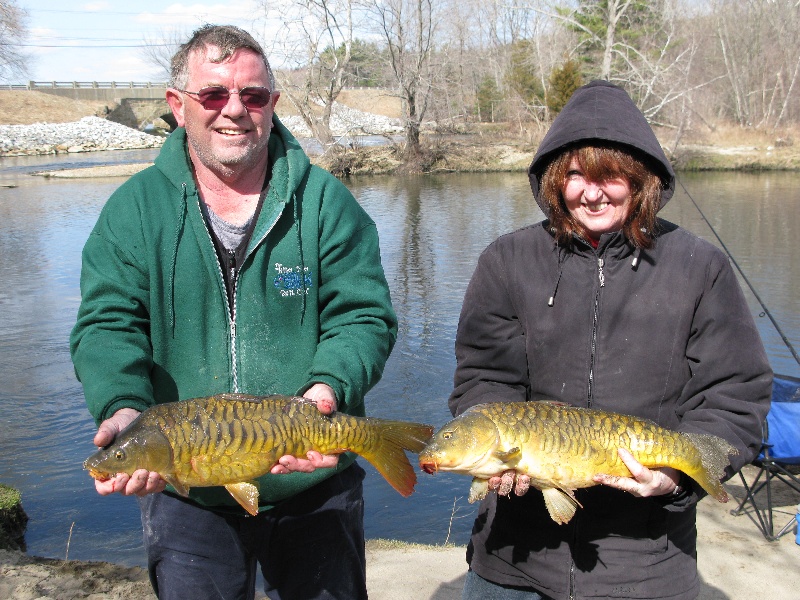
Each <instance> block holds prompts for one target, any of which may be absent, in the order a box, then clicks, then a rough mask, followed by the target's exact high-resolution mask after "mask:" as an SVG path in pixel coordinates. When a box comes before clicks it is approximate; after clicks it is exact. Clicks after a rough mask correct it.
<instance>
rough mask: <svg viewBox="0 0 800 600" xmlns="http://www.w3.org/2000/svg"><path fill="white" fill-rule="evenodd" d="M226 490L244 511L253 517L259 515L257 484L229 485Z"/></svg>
mask: <svg viewBox="0 0 800 600" xmlns="http://www.w3.org/2000/svg"><path fill="white" fill-rule="evenodd" d="M225 489H226V490H228V493H230V495H231V496H233V499H234V500H236V501H237V502H238V503H239V505H240V506H241V507H242V508H243V509H245V510H246V511H247V512H249V513H250V514H251V515H253V516H256V515H257V514H258V487H257V486H256V484H255V483H252V482H249V481H242V482H241V483H229V484H227V485H226V486H225Z"/></svg>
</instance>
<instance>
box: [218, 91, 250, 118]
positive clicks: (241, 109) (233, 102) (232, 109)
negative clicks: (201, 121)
mask: <svg viewBox="0 0 800 600" xmlns="http://www.w3.org/2000/svg"><path fill="white" fill-rule="evenodd" d="M222 114H224V115H225V116H226V117H241V116H242V115H246V114H247V107H246V106H245V105H244V104H242V100H241V99H240V98H239V92H238V91H235V90H233V91H231V92H230V95H229V96H228V102H227V104H225V106H223V107H222Z"/></svg>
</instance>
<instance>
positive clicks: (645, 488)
mask: <svg viewBox="0 0 800 600" xmlns="http://www.w3.org/2000/svg"><path fill="white" fill-rule="evenodd" d="M618 453H619V457H620V458H621V459H622V462H624V463H625V466H626V467H628V470H629V471H630V472H631V476H630V477H621V476H619V475H604V474H598V475H595V476H594V477H592V479H594V480H595V481H596V482H597V483H601V484H603V485H607V486H609V487H613V488H616V489H618V490H622V491H623V492H628V493H629V494H633V495H634V496H637V497H639V498H647V497H650V496H663V495H665V494H672V493H673V492H675V490H676V489H677V487H678V482H679V481H680V478H681V473H680V471H677V470H675V469H672V468H670V467H663V468H661V469H648V468H647V467H645V466H643V465H642V464H641V463H639V462H638V461H637V460H636V459H635V458H633V455H632V454H631V453H630V452H628V451H627V450H625V449H624V448H620V449H619V450H618Z"/></svg>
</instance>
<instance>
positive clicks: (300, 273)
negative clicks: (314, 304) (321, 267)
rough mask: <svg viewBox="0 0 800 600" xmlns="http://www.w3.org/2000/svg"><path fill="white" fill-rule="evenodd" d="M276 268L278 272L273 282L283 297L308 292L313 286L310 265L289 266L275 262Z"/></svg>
mask: <svg viewBox="0 0 800 600" xmlns="http://www.w3.org/2000/svg"><path fill="white" fill-rule="evenodd" d="M275 270H276V271H277V272H278V274H277V275H276V276H275V278H274V279H273V280H272V283H273V284H274V285H275V287H276V288H277V290H278V293H279V294H280V295H281V297H282V298H288V297H291V296H299V295H301V294H308V291H309V289H310V288H311V287H312V286H313V281H312V276H311V271H310V270H309V269H308V267H301V266H299V265H298V266H296V267H287V266H285V265H282V264H281V263H275Z"/></svg>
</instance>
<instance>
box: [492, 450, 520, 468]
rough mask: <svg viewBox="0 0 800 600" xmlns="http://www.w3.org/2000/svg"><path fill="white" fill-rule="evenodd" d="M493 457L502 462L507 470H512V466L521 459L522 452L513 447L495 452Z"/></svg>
mask: <svg viewBox="0 0 800 600" xmlns="http://www.w3.org/2000/svg"><path fill="white" fill-rule="evenodd" d="M494 456H495V458H496V459H497V460H499V461H500V462H502V463H503V464H504V465H505V466H506V467H507V468H509V469H513V468H514V465H515V464H516V463H517V462H519V459H520V458H522V452H521V451H520V449H519V447H517V446H514V447H513V448H511V449H510V450H495V452H494Z"/></svg>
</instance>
